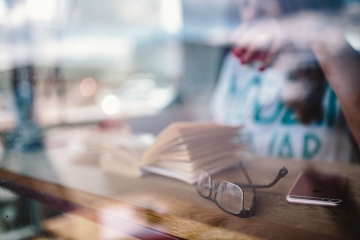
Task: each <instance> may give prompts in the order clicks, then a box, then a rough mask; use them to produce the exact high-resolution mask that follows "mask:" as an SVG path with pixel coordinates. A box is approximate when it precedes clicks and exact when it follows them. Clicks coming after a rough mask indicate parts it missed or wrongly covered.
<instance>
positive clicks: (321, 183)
mask: <svg viewBox="0 0 360 240" xmlns="http://www.w3.org/2000/svg"><path fill="white" fill-rule="evenodd" d="M345 186H346V175H340V174H327V173H319V172H303V173H302V174H301V175H300V177H299V178H298V180H297V181H296V183H295V185H294V186H293V188H292V189H291V191H290V193H289V196H290V197H292V198H302V199H314V200H317V199H318V200H325V201H326V200H330V201H331V200H333V201H336V200H341V199H343V194H344V191H345Z"/></svg>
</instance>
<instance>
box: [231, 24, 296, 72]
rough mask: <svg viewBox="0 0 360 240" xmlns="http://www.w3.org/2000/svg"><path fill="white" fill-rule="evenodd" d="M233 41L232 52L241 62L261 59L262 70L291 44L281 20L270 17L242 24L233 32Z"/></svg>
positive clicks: (245, 62)
mask: <svg viewBox="0 0 360 240" xmlns="http://www.w3.org/2000/svg"><path fill="white" fill-rule="evenodd" d="M232 42H233V43H234V47H233V49H232V52H233V54H234V55H235V56H236V57H237V58H238V59H239V60H240V61H241V63H242V64H247V63H249V62H252V61H255V60H258V61H261V62H262V65H261V67H260V70H261V71H262V70H264V69H265V68H267V67H268V66H269V65H271V64H272V62H273V60H274V58H275V57H276V55H277V54H278V53H279V52H280V51H281V50H282V49H284V48H286V47H287V46H290V44H289V41H288V40H287V39H286V36H285V34H284V33H283V31H282V29H281V27H280V23H279V21H277V20H269V19H268V20H263V21H257V22H253V23H245V24H242V25H241V26H240V27H239V28H238V29H237V30H236V31H235V33H234V34H233V36H232Z"/></svg>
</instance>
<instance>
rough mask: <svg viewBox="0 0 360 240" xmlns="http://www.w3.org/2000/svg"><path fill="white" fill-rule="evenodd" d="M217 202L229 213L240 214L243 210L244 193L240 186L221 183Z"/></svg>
mask: <svg viewBox="0 0 360 240" xmlns="http://www.w3.org/2000/svg"><path fill="white" fill-rule="evenodd" d="M215 200H216V202H217V203H218V204H219V206H220V207H222V208H223V209H224V210H225V211H227V212H229V213H234V214H238V213H240V211H241V209H242V208H243V192H242V190H241V188H240V187H239V186H237V185H235V184H233V183H230V182H226V181H223V182H221V183H220V185H219V187H218V189H217V193H216V198H215Z"/></svg>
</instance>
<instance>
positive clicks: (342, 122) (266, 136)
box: [211, 0, 360, 162]
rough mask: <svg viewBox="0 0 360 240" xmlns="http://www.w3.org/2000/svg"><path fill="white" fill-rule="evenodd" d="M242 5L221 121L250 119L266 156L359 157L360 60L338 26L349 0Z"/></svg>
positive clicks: (217, 109)
mask: <svg viewBox="0 0 360 240" xmlns="http://www.w3.org/2000/svg"><path fill="white" fill-rule="evenodd" d="M238 2H239V5H240V8H239V9H240V15H241V18H242V24H241V26H240V27H239V29H237V31H236V32H235V33H234V36H233V42H234V47H233V50H232V54H230V55H229V56H228V57H227V58H226V60H225V62H224V64H223V67H222V72H221V75H220V81H219V84H218V86H217V89H216V90H215V93H214V97H213V99H212V104H211V105H212V114H213V117H214V119H215V120H216V121H217V122H219V123H220V124H228V125H240V124H243V125H244V129H243V132H244V134H246V138H247V140H248V142H249V150H250V151H251V152H253V153H254V154H256V155H259V156H266V157H282V158H293V159H318V160H326V161H330V162H332V161H343V162H349V161H353V160H354V158H356V157H357V156H358V147H359V145H360V124H359V122H360V79H359V76H360V57H359V54H358V53H357V52H356V51H355V50H354V49H352V48H351V46H350V45H349V44H348V43H347V42H346V40H345V39H344V37H343V32H342V29H341V27H337V25H339V26H341V24H339V22H341V21H340V20H339V19H338V18H337V17H336V16H340V13H341V11H342V8H343V6H342V1H341V0H324V1H315V0H314V1H313V0H309V1H300V0H299V1H296V0H282V1H278V0H266V1H264V0H239V1H238ZM329 16H335V17H329ZM340 106H341V109H340ZM344 116H345V118H344ZM243 136H244V135H243ZM352 136H353V137H354V138H355V140H356V142H357V144H355V142H354V141H353V139H352Z"/></svg>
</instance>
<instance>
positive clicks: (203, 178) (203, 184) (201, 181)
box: [197, 171, 211, 197]
mask: <svg viewBox="0 0 360 240" xmlns="http://www.w3.org/2000/svg"><path fill="white" fill-rule="evenodd" d="M197 188H198V191H199V193H200V195H201V196H203V197H209V196H210V190H211V177H210V175H209V173H208V172H206V171H201V172H200V174H199V178H198V182H197Z"/></svg>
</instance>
